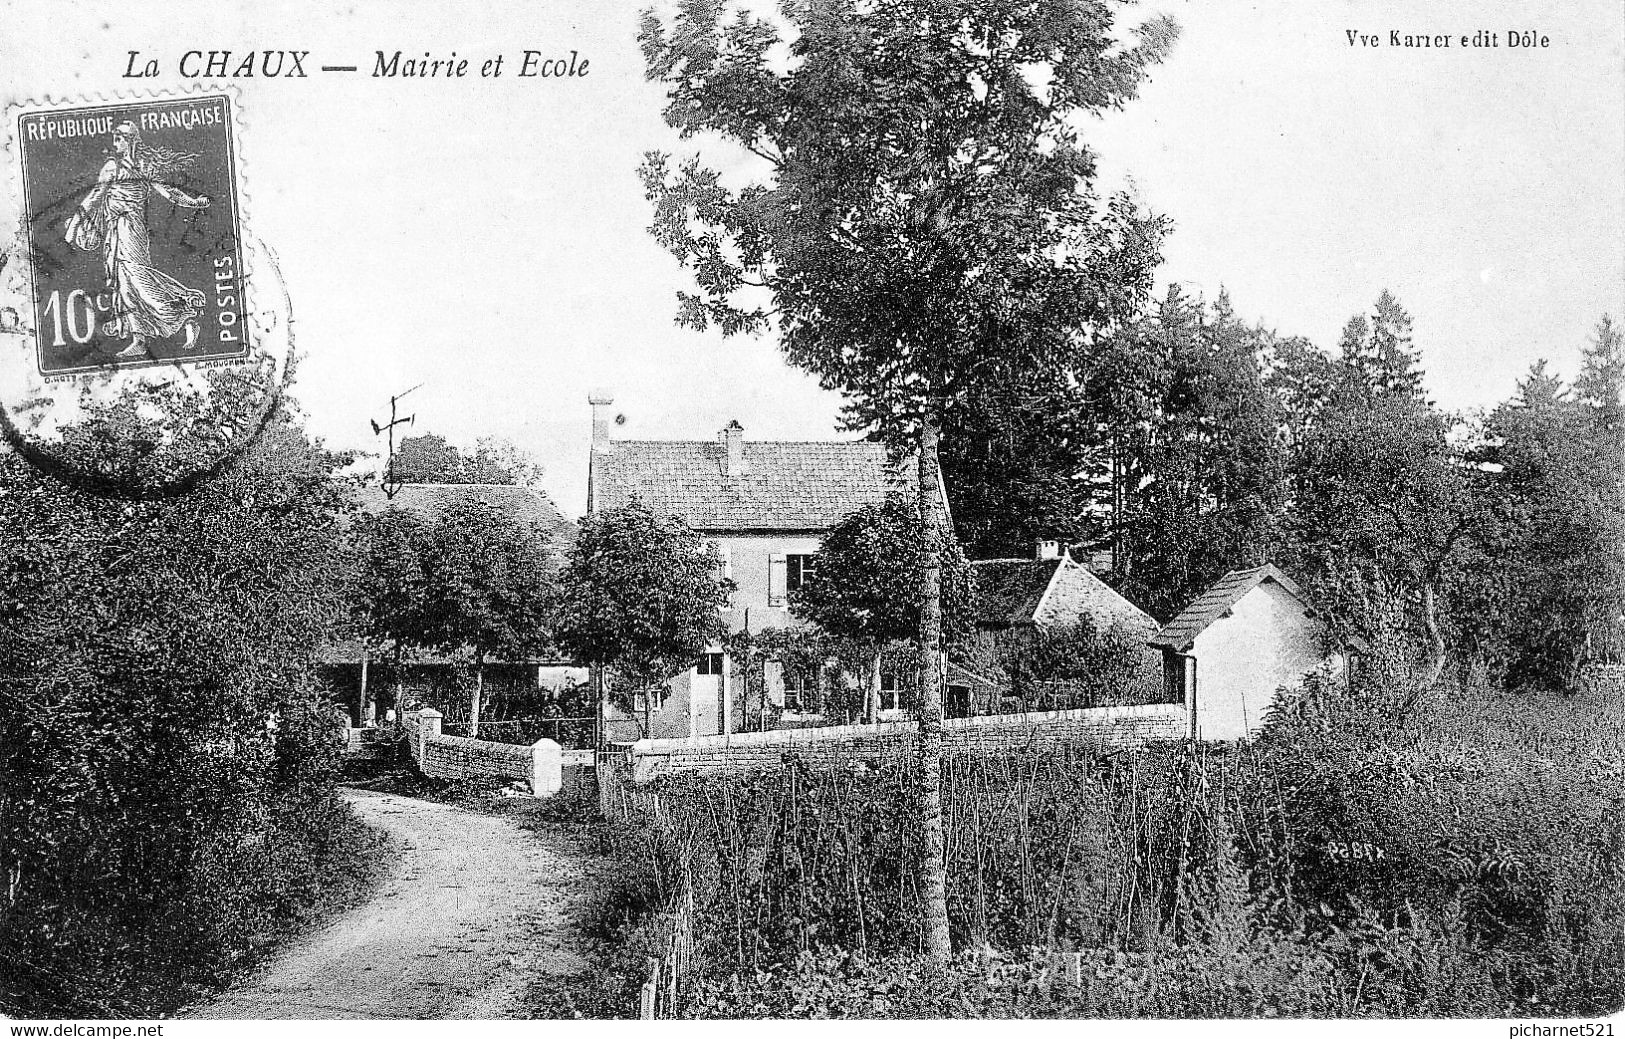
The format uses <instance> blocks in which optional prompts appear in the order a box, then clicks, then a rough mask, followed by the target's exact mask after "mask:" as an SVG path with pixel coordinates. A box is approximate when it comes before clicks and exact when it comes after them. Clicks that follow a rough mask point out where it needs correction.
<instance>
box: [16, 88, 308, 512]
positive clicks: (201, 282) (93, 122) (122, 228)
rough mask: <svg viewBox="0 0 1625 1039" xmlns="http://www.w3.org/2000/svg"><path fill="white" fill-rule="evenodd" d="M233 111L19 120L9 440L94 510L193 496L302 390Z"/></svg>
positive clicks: (227, 105)
mask: <svg viewBox="0 0 1625 1039" xmlns="http://www.w3.org/2000/svg"><path fill="white" fill-rule="evenodd" d="M234 111H235V110H234V107H233V99H232V97H231V96H230V95H227V94H221V93H193V94H183V95H179V96H155V97H141V98H131V99H127V100H121V101H118V102H114V103H109V104H94V105H90V104H87V105H64V104H50V105H44V106H30V107H28V108H27V109H26V110H19V111H17V112H16V114H15V117H14V118H13V119H10V120H8V123H9V124H10V125H9V127H8V128H9V130H10V132H11V135H12V137H11V143H12V151H13V153H14V156H15V158H16V159H17V160H18V162H17V165H16V167H15V173H16V175H17V176H19V177H20V188H21V190H20V191H18V192H16V193H14V196H13V197H16V198H19V199H20V201H21V203H22V206H21V211H20V212H19V213H17V214H16V220H17V226H18V227H19V232H18V235H17V239H16V242H15V244H14V245H13V246H12V247H11V248H10V249H5V248H0V436H3V438H4V441H5V443H6V444H7V446H9V447H10V448H11V450H12V451H14V452H15V453H16V454H18V455H19V456H20V457H22V458H23V459H25V460H27V461H28V462H29V463H31V464H32V465H34V466H35V467H37V468H39V469H41V470H42V471H44V472H47V473H49V474H51V475H52V476H54V477H56V478H58V479H60V480H62V481H64V482H67V483H69V484H72V485H74V486H76V487H78V488H80V489H82V490H85V491H88V492H90V493H94V494H98V495H104V496H112V497H118V498H130V499H141V498H158V497H170V496H175V495H179V494H184V493H186V492H187V491H189V490H190V489H191V488H193V487H195V486H197V485H198V484H199V483H200V482H202V481H204V480H207V479H208V478H210V477H211V476H213V475H215V474H217V473H219V472H221V471H222V470H224V469H225V468H226V467H228V466H229V465H231V464H232V462H233V461H234V460H235V459H237V458H238V457H240V456H241V455H242V453H243V452H244V451H246V450H248V449H249V448H250V447H252V445H253V444H254V443H255V442H256V441H258V440H259V439H260V437H261V436H262V435H263V434H264V433H265V431H266V429H267V428H268V427H269V426H270V424H271V423H272V422H273V420H274V419H275V416H276V415H277V413H278V409H279V408H280V407H281V404H282V401H283V399H284V395H285V393H286V390H287V387H288V385H289V382H290V380H291V378H292V374H293V365H292V360H293V335H292V328H291V308H290V306H289V303H288V298H287V292H286V286H285V284H284V283H283V280H282V277H281V273H280V271H279V270H278V268H277V265H276V261H275V257H274V255H273V254H272V253H271V251H270V250H269V249H268V248H266V246H265V245H264V243H263V242H260V241H259V240H257V239H254V238H252V237H250V236H247V235H245V233H244V230H243V226H244V219H243V206H242V196H241V193H240V176H239V171H238V168H237V138H238V133H237V131H238V127H237V124H236V120H235V114H234Z"/></svg>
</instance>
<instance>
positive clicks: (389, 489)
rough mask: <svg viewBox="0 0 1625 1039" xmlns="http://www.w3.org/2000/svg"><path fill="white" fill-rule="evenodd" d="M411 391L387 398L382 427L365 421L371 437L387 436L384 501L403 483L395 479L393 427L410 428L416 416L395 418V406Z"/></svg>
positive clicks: (419, 384) (393, 495)
mask: <svg viewBox="0 0 1625 1039" xmlns="http://www.w3.org/2000/svg"><path fill="white" fill-rule="evenodd" d="M422 385H423V384H422V383H421V382H420V383H418V384H417V386H414V387H412V390H415V389H417V388H418V387H419V386H422ZM412 390H403V391H402V392H400V393H397V394H395V396H393V397H391V398H389V421H388V422H386V423H384V424H383V425H381V426H380V425H379V424H378V423H376V422H372V420H371V419H368V420H367V421H369V422H372V433H373V436H377V435H378V434H379V433H388V434H389V458H388V460H387V461H386V462H385V463H384V498H385V499H390V498H394V497H395V492H396V491H398V490H400V489H401V484H402V482H403V481H401V480H397V479H396V478H395V427H396V426H410V425H411V424H412V420H413V419H414V418H416V417H417V415H415V414H412V415H408V416H406V417H405V418H396V417H395V405H396V403H397V402H398V401H399V400H400V399H401V398H402V397H404V396H406V395H407V394H408V393H411V392H412Z"/></svg>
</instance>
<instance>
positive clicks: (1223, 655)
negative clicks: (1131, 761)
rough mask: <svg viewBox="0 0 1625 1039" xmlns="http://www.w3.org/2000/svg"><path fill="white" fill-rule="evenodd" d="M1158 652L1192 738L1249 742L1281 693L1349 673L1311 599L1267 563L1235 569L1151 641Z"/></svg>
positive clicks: (1346, 656) (1343, 653)
mask: <svg viewBox="0 0 1625 1039" xmlns="http://www.w3.org/2000/svg"><path fill="white" fill-rule="evenodd" d="M1151 645H1152V646H1154V647H1156V648H1158V649H1160V650H1162V671H1163V681H1164V683H1165V688H1166V689H1167V692H1168V694H1169V699H1170V700H1173V701H1175V702H1177V701H1178V700H1180V699H1183V700H1184V702H1185V705H1186V708H1187V709H1188V710H1189V712H1190V719H1191V733H1190V734H1191V736H1192V737H1194V738H1196V739H1202V740H1239V739H1246V738H1247V737H1249V736H1252V735H1254V734H1256V733H1257V732H1258V730H1259V729H1260V728H1261V727H1262V726H1263V724H1264V715H1265V712H1266V711H1267V710H1268V709H1269V707H1270V705H1271V704H1272V703H1273V702H1274V701H1275V697H1276V693H1277V691H1278V690H1280V689H1282V688H1283V687H1285V688H1292V687H1295V686H1297V685H1299V684H1300V683H1301V682H1302V681H1303V677H1304V675H1305V674H1307V673H1309V672H1310V671H1314V670H1316V669H1322V668H1324V669H1326V670H1328V671H1329V672H1330V673H1332V674H1333V675H1337V676H1344V675H1346V673H1347V668H1348V659H1349V654H1348V652H1347V651H1346V650H1344V649H1339V648H1336V647H1332V646H1330V640H1329V638H1328V632H1327V630H1326V626H1325V623H1324V622H1323V621H1322V620H1321V619H1320V618H1318V617H1317V616H1316V614H1315V611H1314V608H1313V607H1312V605H1311V604H1310V601H1309V597H1308V596H1307V595H1306V594H1305V593H1304V591H1303V589H1302V588H1300V587H1298V584H1297V583H1296V582H1295V581H1293V580H1292V579H1291V578H1290V577H1288V576H1286V575H1285V574H1283V573H1282V572H1281V571H1280V570H1278V569H1276V567H1274V566H1273V565H1271V564H1268V563H1266V564H1265V565H1263V566H1258V567H1253V568H1251V569H1248V570H1232V571H1231V572H1230V573H1228V574H1225V575H1224V577H1223V578H1221V579H1220V580H1219V581H1218V582H1217V583H1216V584H1214V585H1213V587H1211V588H1209V589H1208V590H1207V591H1206V592H1204V593H1202V595H1201V596H1200V597H1198V598H1197V599H1196V601H1195V602H1193V603H1191V604H1190V605H1189V606H1187V607H1186V608H1185V610H1184V612H1183V613H1181V614H1180V615H1179V616H1178V617H1175V618H1174V619H1173V620H1171V621H1169V622H1168V623H1167V624H1166V625H1164V626H1163V628H1162V630H1161V631H1159V632H1157V634H1156V636H1155V637H1154V638H1152V639H1151Z"/></svg>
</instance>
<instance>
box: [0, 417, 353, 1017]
mask: <svg viewBox="0 0 1625 1039" xmlns="http://www.w3.org/2000/svg"><path fill="white" fill-rule="evenodd" d="M138 415H139V409H137V408H134V407H132V406H131V405H130V402H129V401H125V402H123V404H122V405H120V406H116V407H114V408H111V409H110V410H109V411H108V413H107V414H105V415H101V416H98V417H97V418H96V420H95V421H94V422H93V423H92V424H91V425H89V426H87V427H86V429H85V430H83V431H80V432H83V433H84V436H83V437H82V441H81V440H74V439H72V438H70V439H69V440H68V441H67V443H66V446H65V447H64V450H65V451H68V452H72V451H76V450H77V451H82V452H93V451H104V452H116V450H117V449H118V445H121V444H124V445H127V444H132V443H137V442H139V440H140V437H139V436H137V435H136V434H139V433H141V431H142V428H143V427H142V422H143V420H141V419H140V418H139V417H138ZM91 461H94V459H91ZM114 461H115V462H116V461H117V459H116V458H115V459H114ZM340 461H341V460H339V459H336V458H334V457H332V456H330V455H328V454H326V453H325V452H323V451H321V450H320V449H319V448H317V447H315V446H313V445H311V444H310V443H309V442H308V441H307V440H306V439H305V438H304V436H303V435H302V434H301V433H300V432H299V431H298V429H297V428H296V427H295V426H293V425H292V423H290V422H287V421H283V420H280V419H279V420H277V421H275V422H274V423H273V424H272V425H271V426H270V428H269V429H268V430H267V432H266V434H265V436H264V437H263V438H261V439H260V440H259V442H257V443H256V444H255V445H254V447H253V448H252V449H251V450H250V451H249V453H248V455H247V456H246V457H244V458H243V459H241V460H240V461H239V462H238V464H237V465H235V466H234V467H232V468H230V469H228V470H226V471H225V472H223V473H221V474H220V475H218V476H216V477H214V478H213V479H210V480H208V481H207V482H205V483H203V484H202V485H201V486H199V487H198V488H196V489H195V490H193V491H192V492H191V493H189V494H185V495H182V496H178V497H172V498H164V499H158V500H137V501H121V500H116V499H110V498H106V497H99V496H96V495H92V494H87V493H83V492H81V491H78V490H74V489H72V488H70V487H68V486H66V485H64V484H62V483H60V482H58V481H57V480H54V479H52V478H51V477H49V476H45V475H43V474H41V473H40V472H38V471H37V470H35V469H33V468H31V467H29V466H28V465H26V464H24V463H23V462H21V461H20V460H19V459H18V458H16V457H15V456H14V455H6V456H0V617H3V618H4V621H3V623H0V676H3V678H0V734H3V738H0V963H4V964H5V969H4V970H3V971H0V1009H3V1010H4V1012H5V1013H7V1014H11V1015H16V1016H22V1017H48V1016H80V1017H100V1016H119V1017H124V1016H153V1015H157V1014H162V1013H165V1012H168V1011H170V1010H173V1009H174V1008H175V1007H177V1006H179V1005H181V1004H184V1003H187V1002H191V1001H192V1000H194V999H195V998H197V997H198V996H199V995H200V994H201V993H203V992H205V991H207V990H208V989H210V988H211V987H212V986H216V985H219V984H221V983H223V982H224V981H225V980H226V979H228V978H229V977H230V976H231V975H232V973H233V971H234V970H236V969H238V968H239V967H241V966H242V965H244V964H246V963H248V962H250V961H251V960H252V959H253V958H254V956H255V955H256V954H258V953H262V952H263V951H264V950H265V949H266V948H268V947H269V946H270V945H271V944H273V943H274V942H275V941H276V940H277V939H278V938H279V937H282V936H285V935H287V934H289V933H291V932H293V931H296V930H298V929H300V928H301V927H303V926H305V925H307V924H308V923H309V922H311V921H312V920H314V919H316V918H318V917H320V916H321V915H322V914H323V913H325V912H327V911H329V910H330V909H332V908H334V907H335V906H337V905H340V904H343V903H345V902H346V901H347V900H349V899H351V898H353V897H355V896H356V895H357V894H359V893H360V892H361V891H362V890H364V889H365V888H366V887H367V885H368V878H369V877H370V876H371V875H372V871H373V869H374V868H376V866H377V865H378V863H379V860H380V859H381V858H382V856H380V855H379V853H378V852H379V848H378V847H377V846H376V843H375V842H374V840H373V839H372V838H371V837H370V835H369V834H368V832H367V831H365V830H364V829H363V828H362V827H361V826H360V823H359V821H358V820H357V819H356V818H355V816H354V815H353V814H352V813H351V812H350V811H349V809H348V807H347V806H346V805H345V804H344V803H343V802H342V801H341V800H340V799H339V797H338V794H337V792H336V790H335V787H334V776H335V773H336V770H337V766H338V758H339V754H340V746H339V743H338V741H337V739H336V738H335V735H336V733H335V727H334V719H333V714H332V711H331V709H330V708H328V707H327V706H325V705H323V704H322V703H321V702H320V699H319V697H318V696H317V694H316V692H315V690H314V689H313V688H312V686H311V684H310V682H309V680H308V675H309V673H310V657H311V654H312V653H313V652H314V647H316V646H318V645H320V644H321V642H322V640H323V638H324V637H325V634H326V632H327V631H328V630H329V629H330V626H331V620H332V617H333V615H334V611H335V610H336V609H337V607H338V605H339V596H338V594H337V591H336V589H337V588H338V587H339V586H340V585H341V584H342V581H343V576H344V572H345V563H344V559H343V556H342V552H341V539H340V537H339V536H338V528H337V522H338V521H337V514H338V512H339V504H340V500H341V499H340V495H341V489H340V488H339V486H338V485H337V484H336V483H334V482H333V481H332V480H331V479H330V476H331V473H332V470H333V468H334V467H335V465H337V464H339V462H340ZM87 464H88V463H87Z"/></svg>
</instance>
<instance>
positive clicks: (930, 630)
mask: <svg viewBox="0 0 1625 1039" xmlns="http://www.w3.org/2000/svg"><path fill="white" fill-rule="evenodd" d="M919 480H920V519H921V521H922V526H923V527H924V528H925V566H924V571H925V574H924V583H925V589H924V591H925V601H924V604H923V605H922V607H921V609H920V739H919V751H920V844H921V851H920V880H919V883H920V902H921V905H920V910H921V915H922V920H921V928H920V930H921V934H922V936H923V937H924V940H925V955H926V958H927V959H929V960H933V961H936V962H942V961H944V960H946V959H948V957H949V955H950V954H951V952H952V948H951V946H950V943H949V940H948V875H947V869H946V867H945V865H944V862H943V837H942V680H943V673H942V672H943V666H942V540H943V533H944V532H943V530H942V519H943V517H942V514H941V510H940V509H939V508H938V503H939V502H940V501H941V500H942V474H941V470H940V469H939V468H938V466H937V413H936V408H935V406H931V407H928V408H927V411H926V415H925V421H924V423H923V425H922V427H921V429H920V477H919Z"/></svg>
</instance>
